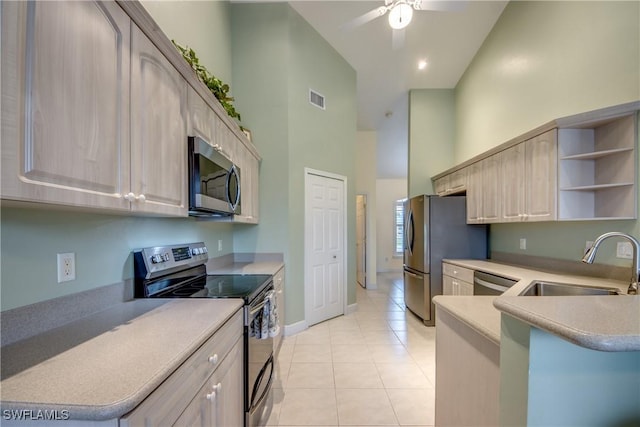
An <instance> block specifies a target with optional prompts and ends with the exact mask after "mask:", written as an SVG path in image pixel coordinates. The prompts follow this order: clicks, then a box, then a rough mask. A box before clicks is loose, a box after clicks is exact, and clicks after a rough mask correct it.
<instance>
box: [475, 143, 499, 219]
mask: <svg viewBox="0 0 640 427" xmlns="http://www.w3.org/2000/svg"><path fill="white" fill-rule="evenodd" d="M467 169H468V172H467V223H468V224H489V223H493V222H498V221H499V219H500V178H499V172H500V164H499V156H497V155H494V156H490V157H487V158H485V159H483V160H481V161H479V162H476V163H473V164H472V165H470V166H469V167H468V168H467Z"/></svg>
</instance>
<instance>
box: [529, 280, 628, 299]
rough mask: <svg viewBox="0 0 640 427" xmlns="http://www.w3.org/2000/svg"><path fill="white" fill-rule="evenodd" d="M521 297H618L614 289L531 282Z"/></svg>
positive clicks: (617, 291) (618, 293)
mask: <svg viewBox="0 0 640 427" xmlns="http://www.w3.org/2000/svg"><path fill="white" fill-rule="evenodd" d="M520 295H523V296H556V297H558V296H582V295H620V291H619V290H618V289H616V288H607V287H601V286H583V285H575V284H569V283H555V282H539V281H536V282H531V284H530V285H529V286H527V288H526V289H525V290H524V291H522V292H521V293H520Z"/></svg>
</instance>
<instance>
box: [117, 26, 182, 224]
mask: <svg viewBox="0 0 640 427" xmlns="http://www.w3.org/2000/svg"><path fill="white" fill-rule="evenodd" d="M131 31H132V33H131V38H132V43H131V46H132V49H131V53H132V55H131V187H130V188H131V191H130V193H129V195H128V196H127V197H130V198H131V206H132V210H135V211H141V212H149V213H156V214H166V215H176V216H186V214H187V82H186V81H185V80H184V79H183V78H182V76H181V75H180V74H179V73H178V71H176V69H175V68H173V66H172V65H171V64H170V63H169V61H168V60H167V59H166V58H165V57H164V56H163V55H162V53H161V52H160V51H159V50H158V49H157V48H156V47H155V46H154V45H153V43H151V40H149V39H148V38H147V37H146V36H145V35H144V34H143V33H142V31H140V29H139V28H138V27H137V26H135V25H132V30H131Z"/></svg>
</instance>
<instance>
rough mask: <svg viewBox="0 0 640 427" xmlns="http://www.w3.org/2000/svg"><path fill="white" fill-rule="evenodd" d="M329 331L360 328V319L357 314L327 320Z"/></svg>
mask: <svg viewBox="0 0 640 427" xmlns="http://www.w3.org/2000/svg"><path fill="white" fill-rule="evenodd" d="M327 324H328V325H329V331H331V332H334V331H343V330H354V329H356V330H357V329H358V320H357V318H356V316H355V315H348V316H339V317H336V318H335V319H331V320H329V321H328V322H327Z"/></svg>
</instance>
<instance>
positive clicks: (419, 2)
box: [413, 0, 467, 12]
mask: <svg viewBox="0 0 640 427" xmlns="http://www.w3.org/2000/svg"><path fill="white" fill-rule="evenodd" d="M466 7H467V2H466V1H460V0H435V1H432V0H416V1H415V3H414V4H413V8H414V9H415V10H432V11H435V12H460V11H462V10H464V9H465V8H466Z"/></svg>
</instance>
